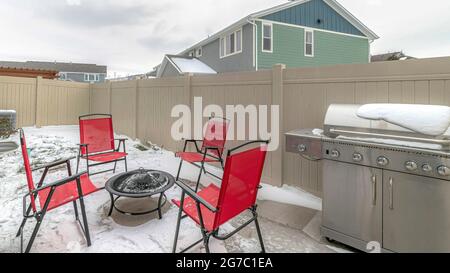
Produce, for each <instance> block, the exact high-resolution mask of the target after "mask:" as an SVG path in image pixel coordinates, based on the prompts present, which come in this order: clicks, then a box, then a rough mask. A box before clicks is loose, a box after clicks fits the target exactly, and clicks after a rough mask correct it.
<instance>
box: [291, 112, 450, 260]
mask: <svg viewBox="0 0 450 273" xmlns="http://www.w3.org/2000/svg"><path fill="white" fill-rule="evenodd" d="M359 107H360V106H359V105H331V106H330V107H329V109H328V111H327V114H326V117H325V121H324V131H323V133H318V132H317V130H315V131H314V130H311V129H304V130H296V131H292V132H289V133H287V134H286V149H287V151H288V152H293V153H297V154H299V155H301V156H303V157H305V158H306V159H308V160H320V161H322V164H323V168H322V169H323V175H322V177H323V181H322V182H323V214H322V227H321V232H322V235H323V236H325V237H327V238H329V239H332V240H336V241H340V242H342V243H345V244H347V245H350V246H353V247H355V248H358V249H360V250H363V251H365V250H367V244H368V243H369V242H373V241H375V242H379V243H380V246H381V247H382V249H383V250H384V251H392V252H450V181H449V180H450V153H449V144H450V133H449V131H447V132H446V133H445V134H444V135H442V136H438V137H430V136H427V135H423V134H419V133H416V132H413V131H410V130H408V129H405V128H402V127H400V126H396V125H393V124H390V123H387V122H384V121H370V120H366V119H362V118H359V117H358V116H357V115H356V111H357V109H358V108H359Z"/></svg>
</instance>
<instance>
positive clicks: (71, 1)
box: [66, 0, 81, 6]
mask: <svg viewBox="0 0 450 273" xmlns="http://www.w3.org/2000/svg"><path fill="white" fill-rule="evenodd" d="M66 3H67V5H69V6H79V5H81V0H66Z"/></svg>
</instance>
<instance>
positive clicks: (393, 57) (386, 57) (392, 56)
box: [370, 51, 415, 62]
mask: <svg viewBox="0 0 450 273" xmlns="http://www.w3.org/2000/svg"><path fill="white" fill-rule="evenodd" d="M410 59H415V58H414V57H411V56H408V55H405V54H404V53H403V52H401V51H398V52H389V53H384V54H378V55H373V56H372V57H371V58H370V61H371V62H386V61H398V60H410Z"/></svg>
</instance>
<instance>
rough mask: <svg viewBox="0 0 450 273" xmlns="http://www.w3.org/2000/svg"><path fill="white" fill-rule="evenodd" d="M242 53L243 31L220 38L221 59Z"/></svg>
mask: <svg viewBox="0 0 450 273" xmlns="http://www.w3.org/2000/svg"><path fill="white" fill-rule="evenodd" d="M241 52H242V29H239V30H236V31H235V32H232V33H230V34H228V35H226V36H225V37H222V38H220V58H224V57H227V56H231V55H234V54H238V53H241Z"/></svg>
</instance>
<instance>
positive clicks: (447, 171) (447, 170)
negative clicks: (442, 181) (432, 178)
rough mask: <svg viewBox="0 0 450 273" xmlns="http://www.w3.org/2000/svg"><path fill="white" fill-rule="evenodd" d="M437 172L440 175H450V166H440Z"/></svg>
mask: <svg viewBox="0 0 450 273" xmlns="http://www.w3.org/2000/svg"><path fill="white" fill-rule="evenodd" d="M437 172H438V174H439V175H440V176H449V175H450V168H448V167H446V166H439V167H438V168H437Z"/></svg>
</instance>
